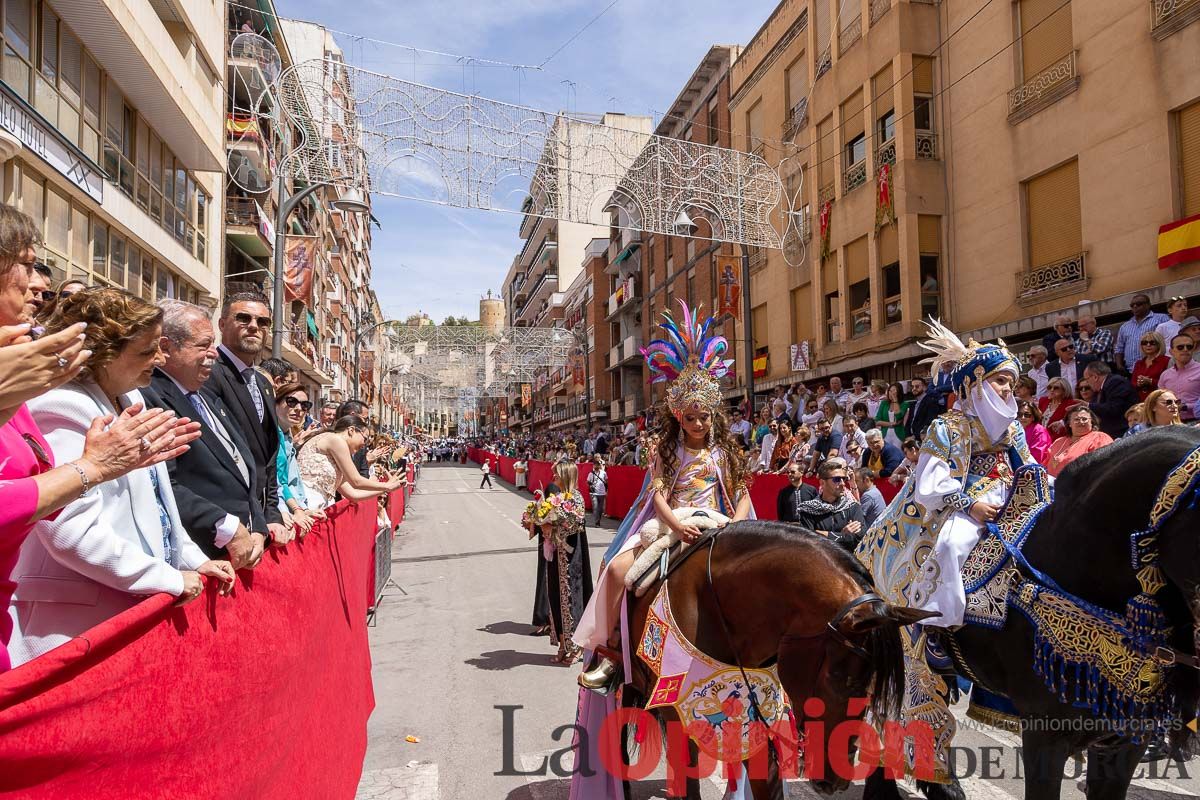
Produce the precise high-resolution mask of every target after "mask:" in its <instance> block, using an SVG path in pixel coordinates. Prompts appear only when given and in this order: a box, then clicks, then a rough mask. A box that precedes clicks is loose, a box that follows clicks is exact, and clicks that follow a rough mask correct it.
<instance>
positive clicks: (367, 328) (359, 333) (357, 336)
mask: <svg viewBox="0 0 1200 800" xmlns="http://www.w3.org/2000/svg"><path fill="white" fill-rule="evenodd" d="M396 321H397V320H394V319H385V320H383V321H381V322H371V323H368V324H366V325H360V326H359V327H357V328H355V329H354V389H355V392H354V398H353V399H355V400H361V399H362V398H361V397H359V396H358V384H359V383H360V382H361V380H362V379H361V377H360V373H359V371H358V349H359V344H360V343H361V342H362V337H363V336H365V335H366V334H368V333H370V332H371V331H373V330H375V329H376V328H382V327H383V326H384V325H390V324H392V323H394V322H396Z"/></svg>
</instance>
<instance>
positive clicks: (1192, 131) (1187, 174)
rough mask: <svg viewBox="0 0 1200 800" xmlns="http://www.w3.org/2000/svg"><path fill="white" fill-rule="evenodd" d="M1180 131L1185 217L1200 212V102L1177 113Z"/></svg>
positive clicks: (1180, 183)
mask: <svg viewBox="0 0 1200 800" xmlns="http://www.w3.org/2000/svg"><path fill="white" fill-rule="evenodd" d="M1176 123H1177V130H1178V132H1179V188H1180V190H1181V191H1180V193H1181V195H1182V197H1181V198H1180V200H1181V207H1182V210H1183V214H1182V215H1181V216H1183V217H1191V216H1194V215H1196V214H1200V102H1196V103H1192V104H1191V105H1190V106H1188V107H1187V108H1185V109H1182V110H1181V111H1180V112H1179V113H1178V114H1177V115H1176Z"/></svg>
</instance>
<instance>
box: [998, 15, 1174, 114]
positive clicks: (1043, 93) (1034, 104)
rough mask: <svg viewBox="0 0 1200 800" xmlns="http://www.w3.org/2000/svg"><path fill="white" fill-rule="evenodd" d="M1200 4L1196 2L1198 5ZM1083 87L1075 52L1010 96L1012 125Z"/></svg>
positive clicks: (1022, 85) (1034, 77)
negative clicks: (1080, 84)
mask: <svg viewBox="0 0 1200 800" xmlns="http://www.w3.org/2000/svg"><path fill="white" fill-rule="evenodd" d="M1195 1H1196V0H1193V2H1195ZM1078 87H1079V73H1078V71H1077V64H1076V52H1075V51H1074V50H1072V51H1071V52H1069V53H1067V54H1066V55H1065V56H1063V57H1062V58H1061V59H1059V60H1058V61H1057V62H1055V63H1054V64H1052V65H1051V66H1050V67H1049V68H1047V69H1044V70H1042V71H1041V72H1039V73H1038V74H1037V75H1034V76H1033V77H1032V78H1030V79H1029V80H1027V81H1025V83H1023V84H1021V85H1020V86H1018V87H1017V88H1015V89H1013V90H1012V91H1011V92H1009V93H1008V122H1009V124H1010V125H1016V124H1017V123H1018V122H1021V121H1022V120H1025V119H1028V118H1029V117H1031V116H1033V115H1034V114H1036V113H1037V112H1039V111H1041V110H1042V109H1043V108H1046V107H1047V106H1050V105H1053V104H1054V103H1056V102H1058V101H1059V100H1060V99H1062V98H1063V97H1066V96H1067V95H1068V94H1070V93H1071V92H1073V91H1075V89H1077V88H1078Z"/></svg>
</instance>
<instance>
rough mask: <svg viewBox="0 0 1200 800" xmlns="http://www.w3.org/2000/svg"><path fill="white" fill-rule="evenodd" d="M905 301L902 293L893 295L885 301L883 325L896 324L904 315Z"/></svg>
mask: <svg viewBox="0 0 1200 800" xmlns="http://www.w3.org/2000/svg"><path fill="white" fill-rule="evenodd" d="M903 311H904V302H903V300H902V298H901V296H900V295H898V294H897V295H893V296H892V297H889V298H887V299H885V300H884V301H883V325H884V327H887V326H888V325H895V324H897V323H898V322H900V320H901V317H902V316H903Z"/></svg>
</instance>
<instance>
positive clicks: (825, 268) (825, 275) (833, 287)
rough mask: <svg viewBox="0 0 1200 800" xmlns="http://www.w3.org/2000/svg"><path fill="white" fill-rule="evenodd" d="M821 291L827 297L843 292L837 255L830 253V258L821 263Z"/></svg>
mask: <svg viewBox="0 0 1200 800" xmlns="http://www.w3.org/2000/svg"><path fill="white" fill-rule="evenodd" d="M821 291H822V292H823V293H824V294H826V295H830V294H838V293H839V292H840V291H841V284H839V283H838V268H837V254H836V253H830V254H829V258H827V259H825V260H824V261H822V262H821Z"/></svg>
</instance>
